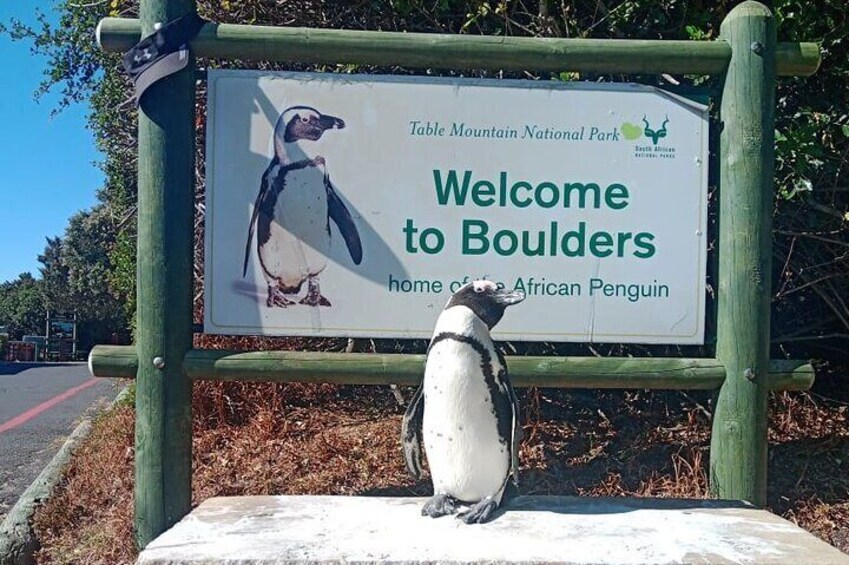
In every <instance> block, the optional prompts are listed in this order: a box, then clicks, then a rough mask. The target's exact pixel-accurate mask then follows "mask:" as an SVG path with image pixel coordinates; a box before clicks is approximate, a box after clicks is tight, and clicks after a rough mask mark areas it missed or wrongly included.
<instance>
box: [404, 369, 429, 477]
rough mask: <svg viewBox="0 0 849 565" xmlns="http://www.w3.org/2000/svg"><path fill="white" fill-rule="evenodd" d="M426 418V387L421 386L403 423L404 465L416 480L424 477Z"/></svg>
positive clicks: (408, 407) (408, 408)
mask: <svg viewBox="0 0 849 565" xmlns="http://www.w3.org/2000/svg"><path fill="white" fill-rule="evenodd" d="M423 417H424V385H419V388H417V389H416V393H415V394H414V395H413V398H411V399H410V404H409V406H407V411H406V412H405V413H404V419H403V421H402V423H401V443H402V444H403V446H404V463H405V464H406V465H407V470H408V471H409V472H410V474H411V475H413V476H414V477H415V478H417V479H420V478H421V476H422V420H423Z"/></svg>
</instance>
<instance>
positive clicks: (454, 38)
mask: <svg viewBox="0 0 849 565" xmlns="http://www.w3.org/2000/svg"><path fill="white" fill-rule="evenodd" d="M140 37H141V36H140V30H139V24H138V21H137V20H133V19H125V18H105V19H103V20H102V21H101V22H100V24H99V25H98V28H97V41H98V43H99V44H100V46H101V47H102V48H103V49H104V50H106V51H111V52H124V51H126V50H128V49H129V48H130V47H132V46H133V45H134V44H135V43H137V42H138V41H139V38H140ZM191 46H192V49H193V50H194V51H195V53H196V54H197V55H198V56H200V57H217V58H225V59H242V60H254V61H290V62H300V63H324V64H333V63H354V64H360V65H379V66H392V65H404V66H409V67H419V68H438V69H492V70H528V69H535V70H538V71H553V72H560V71H580V72H597V73H629V74H659V73H672V74H719V73H722V72H723V71H724V70H725V68H726V66H727V65H728V61H729V60H730V59H731V49H730V47H729V45H728V44H727V43H726V42H724V41H665V40H642V39H627V40H616V39H559V38H529V37H503V36H481V35H447V34H435V33H398V32H386V31H351V30H334V29H312V28H296V27H270V26H250V25H236V24H207V25H206V26H204V28H203V29H202V30H201V32H200V33H199V34H198V36H197V38H195V40H194V41H192V43H191ZM819 63H820V51H819V47H818V46H817V45H816V44H815V43H801V44H800V43H782V44H781V45H780V47H779V52H778V56H777V57H776V64H777V65H778V74H779V75H782V76H797V75H803V76H804V75H811V74H813V73H814V72H816V70H817V67H818V66H819Z"/></svg>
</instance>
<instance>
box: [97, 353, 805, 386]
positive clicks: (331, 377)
mask: <svg viewBox="0 0 849 565" xmlns="http://www.w3.org/2000/svg"><path fill="white" fill-rule="evenodd" d="M137 363H138V360H137V359H136V356H135V348H133V347H132V346H107V345H98V346H97V347H95V348H94V349H93V350H92V352H91V355H90V356H89V367H90V369H91V371H92V374H93V375H95V376H97V377H120V378H133V377H134V376H135V374H136V369H137ZM507 364H508V366H509V368H510V375H511V378H512V380H513V384H514V385H516V386H519V387H527V386H542V387H560V388H614V389H616V388H640V389H646V388H648V389H715V388H719V386H720V385H722V383H723V381H724V380H725V368H724V367H723V366H722V364H721V363H720V362H719V361H717V360H716V359H682V358H677V357H674V358H665V357H663V358H662V357H652V358H632V357H520V356H515V357H509V358H508V359H507ZM183 369H184V371H185V372H186V374H187V375H188V377H189V378H190V379H193V380H214V381H254V382H260V381H275V382H308V383H318V382H320V383H335V384H401V385H414V384H418V383H419V382H420V381H421V378H422V373H423V371H424V355H403V354H381V353H318V352H303V351H245V352H238V351H224V350H209V349H207V350H205V349H193V350H191V351H189V352H188V353H187V354H186V357H185V359H184V360H183ZM769 378H770V388H772V389H773V390H806V389H808V388H810V387H811V385H812V384H813V382H814V369H813V367H812V366H811V365H810V364H809V363H807V362H805V361H785V360H773V361H771V362H770V370H769Z"/></svg>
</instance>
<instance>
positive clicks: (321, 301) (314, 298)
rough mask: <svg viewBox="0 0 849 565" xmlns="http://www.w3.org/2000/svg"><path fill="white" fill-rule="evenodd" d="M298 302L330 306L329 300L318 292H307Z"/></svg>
mask: <svg viewBox="0 0 849 565" xmlns="http://www.w3.org/2000/svg"><path fill="white" fill-rule="evenodd" d="M298 304H306V305H307V306H332V304H330V301H329V300H328V299H326V298H325V297H323V296H322V295H320V294H315V295H313V294H307V295H306V296H304V298H303V299H301V301H300V302H299V303H298Z"/></svg>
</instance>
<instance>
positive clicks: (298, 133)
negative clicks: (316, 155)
mask: <svg viewBox="0 0 849 565" xmlns="http://www.w3.org/2000/svg"><path fill="white" fill-rule="evenodd" d="M344 127H345V122H344V121H343V120H342V119H341V118H337V117H335V116H330V115H326V114H322V113H321V112H319V111H318V110H316V109H315V108H312V107H311V106H292V107H290V108H287V109H286V110H285V111H284V112H283V113H282V114H281V115H280V118H279V119H278V120H277V127H276V128H275V135H276V136H278V137H280V136H281V134H282V137H283V141H284V142H286V143H291V142H293V141H298V140H302V139H306V140H309V141H317V140H318V139H319V138H320V137H321V136H322V134H323V133H324V132H325V131H327V130H329V129H342V128H344ZM281 130H282V131H281Z"/></svg>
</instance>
